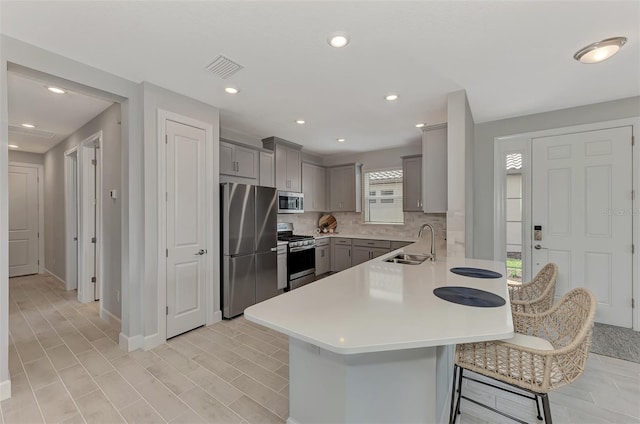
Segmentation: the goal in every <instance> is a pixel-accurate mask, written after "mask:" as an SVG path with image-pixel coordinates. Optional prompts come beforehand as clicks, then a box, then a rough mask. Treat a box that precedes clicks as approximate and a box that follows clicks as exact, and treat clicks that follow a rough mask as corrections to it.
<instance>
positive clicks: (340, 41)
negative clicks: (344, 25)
mask: <svg viewBox="0 0 640 424" xmlns="http://www.w3.org/2000/svg"><path fill="white" fill-rule="evenodd" d="M350 41H351V38H350V37H349V35H348V34H347V33H346V32H343V31H336V32H333V33H331V34H329V37H328V38H327V42H328V43H329V45H330V46H331V47H335V48H337V49H339V48H341V47H345V46H346V45H347V44H349V42H350Z"/></svg>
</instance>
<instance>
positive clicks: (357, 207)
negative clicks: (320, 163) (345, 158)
mask: <svg viewBox="0 0 640 424" xmlns="http://www.w3.org/2000/svg"><path fill="white" fill-rule="evenodd" d="M327 172H328V173H329V211H331V212H360V211H361V210H362V207H361V203H362V202H361V197H362V165H361V164H359V163H355V164H351V165H343V166H336V167H333V168H328V169H327Z"/></svg>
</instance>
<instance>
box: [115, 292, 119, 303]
mask: <svg viewBox="0 0 640 424" xmlns="http://www.w3.org/2000/svg"><path fill="white" fill-rule="evenodd" d="M116 302H118V303H120V290H116Z"/></svg>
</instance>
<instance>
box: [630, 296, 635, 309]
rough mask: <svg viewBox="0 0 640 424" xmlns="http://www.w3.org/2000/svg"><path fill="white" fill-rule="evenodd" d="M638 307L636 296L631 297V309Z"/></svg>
mask: <svg viewBox="0 0 640 424" xmlns="http://www.w3.org/2000/svg"><path fill="white" fill-rule="evenodd" d="M635 307H636V300H635V299H634V298H631V309H633V308H635Z"/></svg>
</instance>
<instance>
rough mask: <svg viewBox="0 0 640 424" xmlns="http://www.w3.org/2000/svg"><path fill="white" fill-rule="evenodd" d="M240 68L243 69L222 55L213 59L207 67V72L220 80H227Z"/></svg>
mask: <svg viewBox="0 0 640 424" xmlns="http://www.w3.org/2000/svg"><path fill="white" fill-rule="evenodd" d="M242 68H244V66H242V65H239V64H237V63H236V62H234V61H233V60H231V59H229V58H228V57H226V56H222V55H218V57H216V58H215V59H213V62H211V63H210V64H208V65H207V70H208V71H209V72H212V73H213V74H215V75H217V76H219V77H220V78H222V79H227V78H229V77H230V76H231V75H233V74H235V73H236V72H238V71H239V70H240V69H242Z"/></svg>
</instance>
